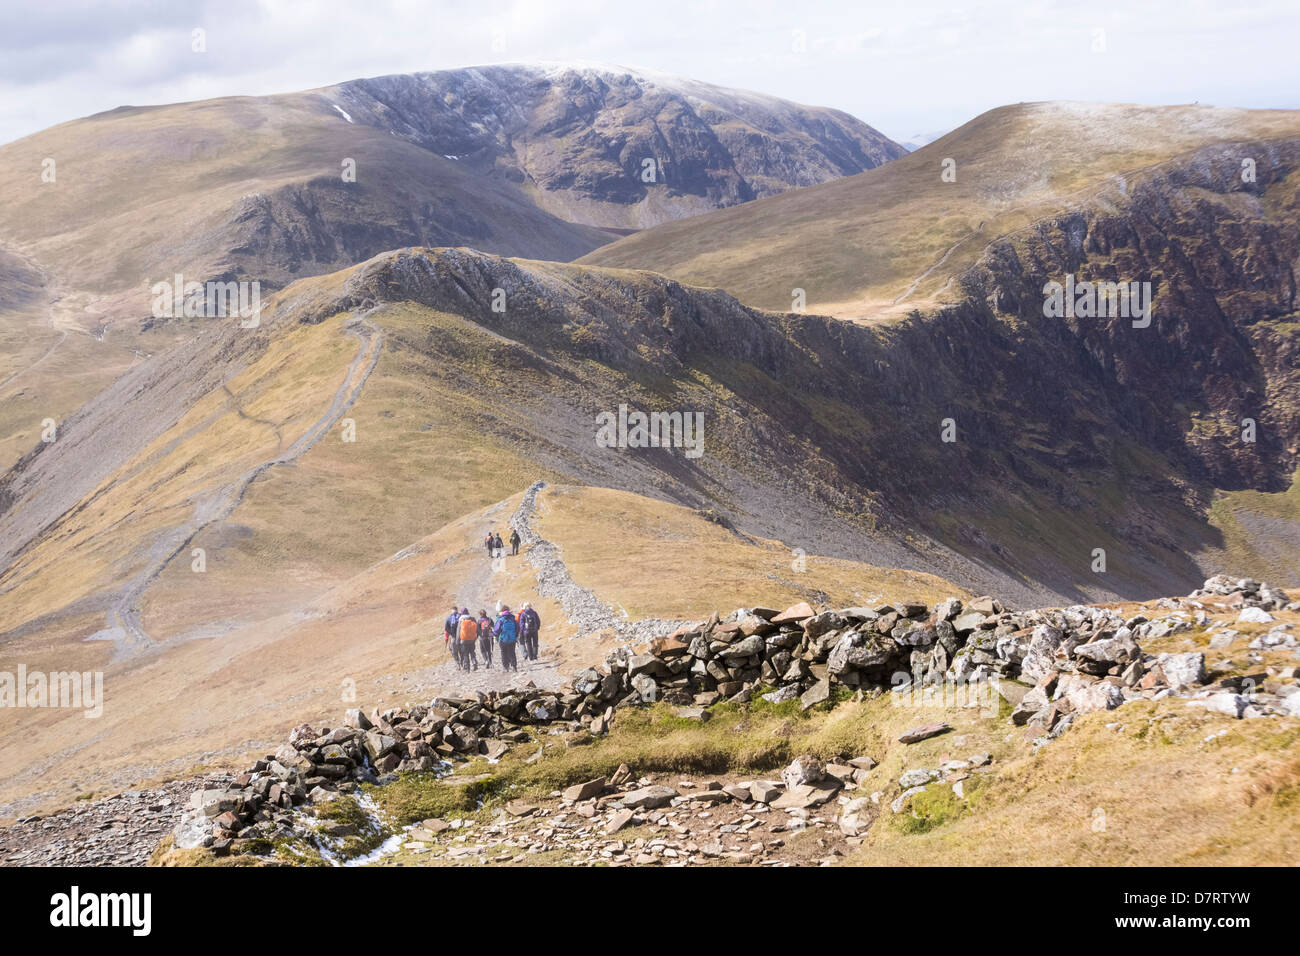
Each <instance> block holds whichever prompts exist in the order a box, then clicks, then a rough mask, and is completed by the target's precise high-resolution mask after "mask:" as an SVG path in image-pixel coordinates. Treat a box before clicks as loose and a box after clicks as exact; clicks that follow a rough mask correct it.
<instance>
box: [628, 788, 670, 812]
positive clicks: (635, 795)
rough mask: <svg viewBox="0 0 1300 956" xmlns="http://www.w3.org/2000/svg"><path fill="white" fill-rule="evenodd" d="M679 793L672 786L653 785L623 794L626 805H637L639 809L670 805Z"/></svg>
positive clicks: (655, 808) (653, 808)
mask: <svg viewBox="0 0 1300 956" xmlns="http://www.w3.org/2000/svg"><path fill="white" fill-rule="evenodd" d="M677 795H678V794H677V791H676V790H674V789H673V788H672V787H664V786H660V785H653V786H649V787H641V788H640V789H639V790H633V791H632V792H631V793H625V794H623V801H622V802H623V806H625V807H636V808H637V809H639V810H657V809H658V808H659V807H666V806H668V804H669V803H671V802H672V800H673V798H674V797H676V796H677Z"/></svg>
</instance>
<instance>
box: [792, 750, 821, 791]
mask: <svg viewBox="0 0 1300 956" xmlns="http://www.w3.org/2000/svg"><path fill="white" fill-rule="evenodd" d="M825 776H826V770H825V768H824V767H823V766H822V762H821V761H820V760H818V759H817V758H816V757H814V756H812V755H811V754H801V755H800V756H798V757H795V758H794V760H792V761H790V765H789V766H788V767H786V768H785V769H784V770H782V771H781V779H782V780H783V781H784V782H785V785H786V789H789V788H791V787H797V786H802V785H807V784H814V783H818V782H820V781H821V780H822V779H823V778H824V777H825Z"/></svg>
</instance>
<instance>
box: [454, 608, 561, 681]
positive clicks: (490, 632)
mask: <svg viewBox="0 0 1300 956" xmlns="http://www.w3.org/2000/svg"><path fill="white" fill-rule="evenodd" d="M541 629H542V619H541V618H540V617H539V616H538V614H537V612H536V611H534V610H533V607H532V605H531V604H529V602H527V601H525V602H524V606H523V607H522V608H520V609H519V614H518V616H516V615H515V614H514V613H513V612H512V611H511V610H510V608H509V606H508V605H505V604H502V603H501V602H500V601H498V602H497V613H496V617H495V618H490V617H488V612H487V611H486V610H480V611H479V612H478V617H475V616H474V615H473V614H471V613H470V610H469V608H467V607H462V608H456V607H452V609H451V613H450V614H448V615H447V620H446V621H445V622H444V624H443V629H442V635H443V636H442V639H443V643H444V644H446V645H447V649H448V650H450V651H451V656H452V659H453V660H454V661H455V662H456V664H457V666H459V667H460V669H461V670H463V671H476V670H478V655H479V654H480V653H481V654H482V655H483V666H484V667H489V668H490V667H491V666H492V645H493V644H494V643H495V644H498V645H500V647H501V668H502V670H507V671H517V670H519V663H518V661H517V660H516V659H515V647H516V645H520V646H522V647H523V651H524V660H528V661H535V660H537V635H538V633H539V632H540V631H541ZM476 645H477V651H476Z"/></svg>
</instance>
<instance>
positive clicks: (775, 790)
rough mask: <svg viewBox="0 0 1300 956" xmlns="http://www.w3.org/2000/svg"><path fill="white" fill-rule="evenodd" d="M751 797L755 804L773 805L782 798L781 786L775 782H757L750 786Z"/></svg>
mask: <svg viewBox="0 0 1300 956" xmlns="http://www.w3.org/2000/svg"><path fill="white" fill-rule="evenodd" d="M749 795H750V797H752V798H753V800H754V802H755V803H771V802H772V801H773V800H775V799H776V798H777V797H779V796H781V785H780V784H778V783H776V782H775V781H773V780H755V781H754V782H753V783H751V784H750V785H749Z"/></svg>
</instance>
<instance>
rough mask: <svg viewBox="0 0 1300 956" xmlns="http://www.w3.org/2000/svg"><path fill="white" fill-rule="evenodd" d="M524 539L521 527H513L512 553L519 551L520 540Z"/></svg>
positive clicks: (511, 533)
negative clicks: (520, 534) (520, 530)
mask: <svg viewBox="0 0 1300 956" xmlns="http://www.w3.org/2000/svg"><path fill="white" fill-rule="evenodd" d="M522 540H523V538H521V537H519V529H518V528H511V529H510V553H511V554H518V553H519V542H520V541H522ZM527 606H528V605H527V604H525V605H524V607H527Z"/></svg>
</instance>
